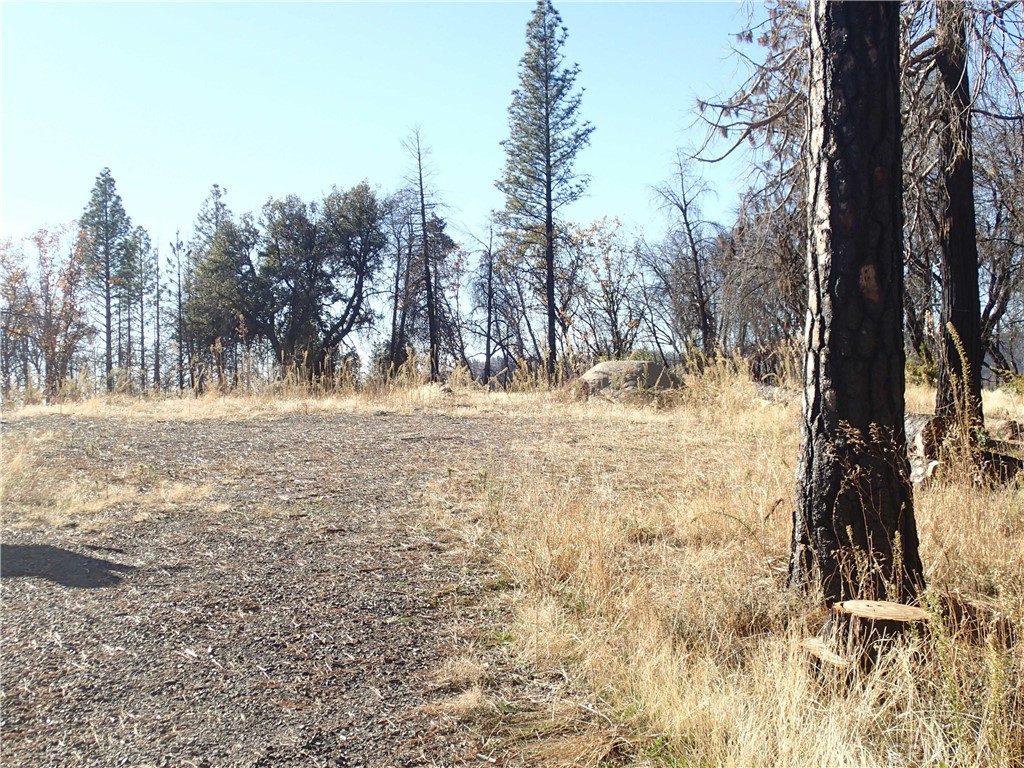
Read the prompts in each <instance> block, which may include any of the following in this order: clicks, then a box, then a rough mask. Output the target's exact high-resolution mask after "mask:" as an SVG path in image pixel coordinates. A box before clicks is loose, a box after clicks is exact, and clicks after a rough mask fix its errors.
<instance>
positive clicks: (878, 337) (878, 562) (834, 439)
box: [790, 0, 922, 603]
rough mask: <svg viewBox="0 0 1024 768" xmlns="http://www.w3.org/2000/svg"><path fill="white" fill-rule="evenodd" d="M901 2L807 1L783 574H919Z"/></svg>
mask: <svg viewBox="0 0 1024 768" xmlns="http://www.w3.org/2000/svg"><path fill="white" fill-rule="evenodd" d="M899 10H900V9H899V5H898V4H896V3H885V2H870V3H829V2H827V1H826V0H815V1H814V2H813V3H812V6H811V49H810V50H811V53H810V74H811V78H810V92H809V100H808V116H809V119H808V122H809V126H808V128H809V141H808V147H809V152H810V164H809V190H810V194H809V196H808V211H809V216H808V228H809V231H808V239H809V246H808V259H807V266H808V301H809V304H808V312H807V332H806V361H805V386H806V389H805V393H804V405H803V419H802V446H801V449H800V466H799V470H798V479H797V505H796V510H795V513H794V519H793V542H792V551H791V560H790V579H791V581H792V582H793V583H794V584H797V585H802V586H810V585H812V584H813V583H814V581H815V580H818V581H819V582H820V586H821V590H822V592H823V596H824V598H825V600H826V601H828V602H829V603H831V602H834V601H838V600H846V599H851V598H885V597H888V598H890V599H896V600H909V599H912V598H913V597H914V595H915V594H916V593H917V591H918V589H919V587H920V585H921V582H922V568H921V560H920V557H919V555H918V540H917V529H916V525H915V522H914V511H913V499H912V494H911V486H910V483H909V480H908V474H909V472H908V462H907V452H906V451H907V449H906V437H905V430H904V424H903V419H904V361H905V357H904V349H903V333H902V324H901V318H902V305H903V253H902V248H903V241H902V208H901V206H902V170H901V146H900V139H901V130H900V79H899Z"/></svg>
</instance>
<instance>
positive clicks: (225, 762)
mask: <svg viewBox="0 0 1024 768" xmlns="http://www.w3.org/2000/svg"><path fill="white" fill-rule="evenodd" d="M501 426H502V425H501V424H500V423H496V422H495V421H493V420H490V419H488V418H484V417H476V418H466V417H463V418H453V417H451V416H447V415H444V414H436V413H411V414H388V413H383V412H381V413H377V414H353V413H339V414H332V415H326V416H325V415H309V416H304V415H298V416H288V417H282V418H273V419H272V418H266V419H256V420H251V421H242V422H238V421H234V422H230V421H167V422H163V423H159V422H147V421H127V420H112V419H90V418H75V417H58V416H52V417H51V416H45V417H36V418H30V419H19V420H13V421H10V422H8V423H6V424H5V425H4V432H5V440H6V439H11V440H16V439H18V437H19V435H20V436H25V435H32V434H39V433H41V432H43V431H52V432H53V433H54V439H53V440H52V441H50V442H48V443H47V450H46V451H45V452H44V455H43V460H44V461H45V463H46V467H47V471H48V472H52V478H53V482H61V478H62V477H67V476H68V473H70V472H78V473H85V474H89V473H94V474H101V473H103V472H104V471H107V472H109V471H110V470H111V469H112V468H117V467H121V468H128V469H130V468H131V467H140V468H142V470H144V471H142V470H140V471H139V472H137V473H135V474H137V475H138V476H139V477H140V478H141V479H140V480H139V481H138V482H139V483H144V482H147V478H148V479H150V480H152V479H153V478H157V479H164V480H167V479H173V480H175V481H179V482H186V483H189V484H195V486H196V487H199V486H202V485H204V484H205V485H209V487H210V488H211V489H212V491H210V493H211V495H209V496H208V497H206V498H203V499H198V498H197V499H196V500H194V501H187V502H185V503H176V504H174V505H170V506H169V507H167V506H165V507H163V508H160V507H156V508H155V509H156V511H147V512H145V513H144V514H140V509H139V508H138V507H137V506H136V505H134V504H123V505H121V506H117V507H114V508H113V509H112V510H108V511H106V512H105V513H104V516H105V518H106V520H105V521H104V522H103V523H102V524H100V525H96V526H80V527H67V528H60V529H47V528H44V527H41V526H37V527H35V528H22V527H20V526H16V525H13V523H15V522H16V521H14V520H11V519H6V518H7V515H6V514H5V520H4V526H3V540H2V555H0V567H2V577H3V578H2V580H0V596H2V600H3V605H2V610H3V621H2V628H0V640H2V661H0V672H2V680H0V686H2V702H0V704H2V723H0V728H2V740H3V741H2V748H0V749H2V763H3V765H4V766H9V767H10V768H14V767H15V766H25V767H26V768H28V767H29V766H31V767H33V768H44V767H45V766H104V767H113V766H129V765H130V766H175V767H176V768H178V767H184V766H252V768H256V767H257V766H259V767H261V768H264V767H269V766H311V767H312V766H353V767H354V766H428V765H458V764H464V763H468V764H477V765H478V764H480V759H479V756H478V744H477V743H475V742H474V741H473V737H472V736H471V735H469V734H468V733H460V732H458V731H457V730H452V729H450V728H448V727H446V726H444V725H443V724H442V723H439V722H438V721H437V720H436V719H432V716H431V714H430V712H431V708H430V707H429V706H427V705H428V704H429V703H430V701H431V699H432V693H431V690H430V676H431V674H432V673H433V671H435V670H436V669H437V668H438V667H439V666H440V665H441V664H442V663H443V661H444V660H445V659H446V658H449V657H450V656H452V655H453V654H454V653H456V652H457V650H458V648H457V646H458V644H459V642H460V641H459V639H458V632H457V629H456V628H457V627H458V626H459V625H460V624H462V623H465V622H470V621H472V620H473V618H474V615H475V612H477V611H479V610H480V609H479V601H478V599H477V592H478V590H479V586H478V585H477V584H475V583H474V582H473V580H472V579H468V580H467V578H466V574H465V573H464V572H463V571H462V569H461V568H460V565H459V563H458V562H456V560H455V558H453V557H451V556H449V555H448V554H446V553H445V551H444V549H445V548H444V546H443V545H442V544H439V543H437V542H436V541H434V540H433V539H432V537H430V536H428V535H426V534H425V533H424V532H423V530H422V529H421V528H420V527H418V526H417V524H416V511H417V508H418V506H419V505H421V504H422V503H423V500H422V498H421V494H422V489H423V488H424V486H425V484H426V483H427V482H428V481H429V480H430V479H432V478H437V477H439V476H442V473H444V472H445V471H446V470H445V467H446V466H449V465H450V464H451V463H452V462H456V461H457V462H463V463H465V462H473V461H480V462H483V461H484V460H485V459H484V458H483V457H486V456H487V455H488V454H489V453H490V452H491V449H492V446H493V445H494V444H495V443H496V442H499V441H500V440H501V436H500V431H501ZM121 476H122V477H124V476H132V477H134V475H133V474H132V473H131V472H122V473H121ZM139 490H140V491H141V492H143V493H145V492H146V491H147V489H146V488H144V487H143V488H140V489H139Z"/></svg>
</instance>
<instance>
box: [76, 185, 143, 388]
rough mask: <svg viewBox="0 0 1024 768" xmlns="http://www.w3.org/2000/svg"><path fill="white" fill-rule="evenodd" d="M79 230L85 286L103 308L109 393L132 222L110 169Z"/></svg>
mask: <svg viewBox="0 0 1024 768" xmlns="http://www.w3.org/2000/svg"><path fill="white" fill-rule="evenodd" d="M79 227H80V229H81V235H80V238H79V245H80V247H81V248H82V251H81V258H82V263H83V264H84V266H85V269H86V275H87V276H88V285H89V288H90V290H91V291H92V293H93V294H94V295H95V296H96V297H97V298H98V299H99V300H100V301H101V302H102V304H103V336H104V343H105V361H104V365H105V369H104V370H105V374H106V381H107V390H108V391H109V390H112V389H113V388H114V377H113V370H114V344H113V341H114V309H115V307H114V304H115V302H116V301H117V299H118V297H119V295H120V291H119V289H118V285H119V276H121V275H122V274H123V273H124V271H125V266H126V265H125V263H124V262H125V259H126V258H127V257H128V254H129V252H130V248H129V247H128V245H129V240H130V237H131V233H132V223H131V219H129V218H128V214H126V213H125V211H124V205H123V204H122V203H121V196H120V195H118V194H117V186H116V184H115V182H114V177H113V176H112V175H111V173H110V169H109V168H104V169H103V170H102V171H100V175H99V176H97V177H96V183H95V185H94V186H93V188H92V197H91V198H90V199H89V204H88V205H87V206H86V207H85V211H84V212H83V213H82V218H81V220H80V221H79Z"/></svg>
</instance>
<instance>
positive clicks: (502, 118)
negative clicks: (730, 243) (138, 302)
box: [0, 2, 745, 249]
mask: <svg viewBox="0 0 1024 768" xmlns="http://www.w3.org/2000/svg"><path fill="white" fill-rule="evenodd" d="M533 7H534V4H533V3H532V2H508V3H484V2H478V3H454V2H450V3H432V2H418V3H412V2H408V3H283V4H271V3H224V4H206V3H168V4H160V3H156V4H152V3H146V4H142V3H117V4H86V3H82V4H79V3H64V4H40V3H12V2H3V3H0V14H2V18H0V21H2V41H0V42H2V131H3V134H2V164H3V171H2V189H0V203H2V205H0V232H2V235H3V236H4V237H14V238H18V237H22V236H25V235H27V234H28V233H29V232H31V231H33V230H35V229H36V228H38V227H40V226H44V225H55V224H60V223H67V222H69V221H71V220H72V219H74V218H76V217H77V216H78V215H79V214H80V213H81V211H82V209H83V208H84V206H85V204H86V202H87V201H88V198H89V193H90V190H91V189H92V186H93V183H94V181H95V178H96V176H97V174H98V173H99V172H100V170H101V169H102V168H103V167H105V166H108V167H109V168H110V169H111V171H112V173H113V176H114V178H115V180H116V181H117V187H118V191H119V192H120V194H121V197H122V199H123V201H124V205H125V209H126V210H127V212H128V214H129V215H130V216H131V217H132V219H133V221H134V222H135V223H136V224H140V225H142V226H144V227H146V228H147V229H148V230H149V231H150V234H151V235H152V236H153V239H154V242H155V243H158V244H159V245H160V246H161V249H165V248H166V245H167V242H168V241H169V240H170V239H171V237H172V236H173V234H174V231H175V230H176V229H180V230H181V232H182V237H183V239H186V240H187V239H188V237H189V236H190V235H191V231H192V224H193V222H194V219H195V216H196V213H197V211H198V210H199V206H200V204H201V203H202V201H203V199H204V198H205V197H206V195H207V194H208V192H209V189H210V187H211V185H213V184H214V183H218V184H220V185H221V186H222V187H225V188H226V189H227V190H228V197H227V202H228V204H229V206H230V207H231V209H232V210H233V211H234V212H235V213H236V214H237V213H242V212H246V211H257V210H258V209H259V208H260V207H261V206H262V204H263V203H264V202H266V200H267V199H268V198H269V197H282V196H284V195H287V194H292V193H294V194H297V195H299V196H300V197H302V198H303V199H304V200H306V201H309V200H312V199H315V198H317V197H319V196H321V195H322V194H324V193H325V192H327V191H329V190H330V188H331V187H332V186H335V185H336V186H338V187H339V188H348V187H350V186H352V185H354V184H356V183H358V182H360V181H361V180H364V179H365V180H367V181H369V182H370V183H371V184H372V185H374V186H376V187H378V188H379V189H380V191H381V192H382V193H387V192H390V191H392V190H394V189H396V188H397V187H398V186H400V185H401V183H402V180H403V177H404V175H405V174H406V173H407V171H408V170H409V165H410V163H409V158H408V155H407V154H406V153H405V152H404V150H403V149H402V146H401V142H402V139H403V138H405V137H407V136H408V134H409V132H410V130H411V129H412V127H413V126H416V125H419V126H420V129H421V132H422V136H423V140H424V143H425V144H426V145H427V146H429V147H431V148H432V153H431V156H430V158H429V161H430V165H431V166H432V170H433V183H434V186H435V188H436V191H437V196H438V198H439V200H440V201H441V202H443V203H445V204H446V205H447V207H448V218H449V220H450V221H451V222H452V225H453V227H455V228H456V230H457V233H458V232H476V233H482V232H483V231H484V229H485V221H486V217H487V212H488V211H489V210H491V209H494V208H500V207H501V205H502V198H501V195H500V193H498V192H497V190H496V189H495V188H494V181H495V179H496V178H498V176H499V175H500V174H501V171H502V167H503V157H504V156H503V150H502V148H501V147H500V145H499V142H500V141H501V140H502V139H504V138H506V137H507V131H508V128H507V108H508V104H509V101H510V95H511V92H512V90H513V88H515V86H516V83H517V80H516V76H517V68H518V62H519V59H520V57H521V56H522V54H523V52H524V50H525V29H526V23H527V21H528V19H529V17H530V15H531V13H532V10H533ZM556 7H557V8H558V10H559V12H560V13H561V15H562V19H563V21H564V23H565V24H566V26H567V27H568V29H569V40H568V43H567V45H566V48H565V54H566V58H567V60H568V61H570V62H573V61H574V62H576V63H578V64H579V66H580V75H579V78H578V80H577V84H578V85H579V86H582V87H584V88H585V89H586V93H585V96H584V99H583V105H582V108H581V111H582V115H583V117H584V118H585V119H587V120H589V121H590V122H592V123H593V124H594V125H595V127H596V130H595V132H594V134H593V138H592V142H591V146H590V147H589V148H587V149H585V150H584V151H583V152H582V153H581V154H580V155H579V159H578V163H577V169H578V170H579V171H581V172H584V173H588V174H590V175H591V177H592V183H591V186H590V190H589V194H588V196H587V198H586V199H584V200H581V201H580V202H578V203H576V204H575V205H574V206H572V207H571V208H569V209H567V211H566V213H567V216H568V217H569V218H571V219H573V220H575V221H580V222H588V221H592V220H594V219H597V218H600V217H601V216H605V215H607V216H619V217H620V218H621V219H622V220H623V221H624V222H626V223H627V224H629V225H632V226H639V227H653V226H657V224H658V222H660V221H661V217H660V215H659V214H658V213H657V212H656V210H655V209H654V207H653V205H652V201H651V196H650V186H651V185H653V184H656V183H658V182H660V181H662V180H664V179H665V178H666V177H667V176H668V174H669V172H670V163H671V160H672V157H673V154H674V152H675V150H676V148H677V147H679V146H683V145H685V144H687V142H690V141H693V140H695V137H694V135H693V134H692V133H688V132H687V128H688V127H689V126H690V125H691V124H692V123H693V121H694V109H695V106H694V105H695V99H696V97H697V96H704V97H708V96H713V95H716V94H718V93H721V92H723V91H726V90H728V89H729V87H730V84H731V83H732V82H733V81H734V80H735V76H736V68H737V64H736V62H735V60H734V59H731V58H729V57H728V51H729V49H730V46H732V45H733V42H734V34H735V33H736V32H737V31H739V30H740V29H741V28H743V26H744V23H745V16H744V13H743V11H742V9H741V7H740V5H739V4H738V3H736V2H720V3H710V2H708V3H683V2H676V3H669V2H662V3H631V2H630V3H627V2H623V3H593V2H591V3H583V2H561V3H558V2H556ZM739 173H740V171H739V169H738V168H737V167H716V168H715V169H714V175H713V176H712V177H711V178H712V181H713V182H715V184H716V185H717V186H718V188H719V192H720V195H719V199H718V201H717V202H716V201H709V202H708V204H707V205H706V206H705V207H706V208H707V210H708V213H709V214H712V215H716V216H720V217H724V216H726V215H727V212H728V211H729V210H730V209H731V207H732V206H733V205H734V203H735V198H736V193H737V192H738V191H739V184H740V181H739V179H738V175H739ZM457 239H458V238H457ZM462 239H463V240H466V238H465V237H463V238H462ZM467 242H468V241H467Z"/></svg>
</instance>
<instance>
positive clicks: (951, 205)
mask: <svg viewBox="0 0 1024 768" xmlns="http://www.w3.org/2000/svg"><path fill="white" fill-rule="evenodd" d="M935 12H936V15H937V21H938V23H937V25H936V29H935V49H936V57H935V58H936V65H937V67H938V70H939V79H940V82H941V85H942V87H941V90H942V93H941V98H942V113H941V118H940V121H941V125H942V141H941V144H942V163H941V172H942V190H943V200H942V211H941V214H940V219H939V246H940V252H941V254H942V312H941V318H942V335H943V344H942V346H941V354H942V357H941V359H940V365H939V381H938V392H937V393H936V401H935V413H936V415H937V416H945V417H954V416H958V417H961V418H964V419H966V420H967V422H968V423H969V424H970V425H971V426H981V424H982V423H983V414H982V408H981V366H982V364H983V363H984V355H985V353H984V348H983V347H982V343H981V309H980V305H979V299H978V241H977V233H976V230H975V219H974V151H973V148H972V143H971V88H970V83H969V82H968V79H967V30H966V20H965V16H966V13H967V9H966V7H965V6H964V4H963V2H960V1H958V2H940V3H937V4H936V6H935ZM949 325H952V326H953V330H954V331H955V335H954V333H951V332H950V330H949ZM958 346H959V347H960V349H958V348H957V347H958Z"/></svg>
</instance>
